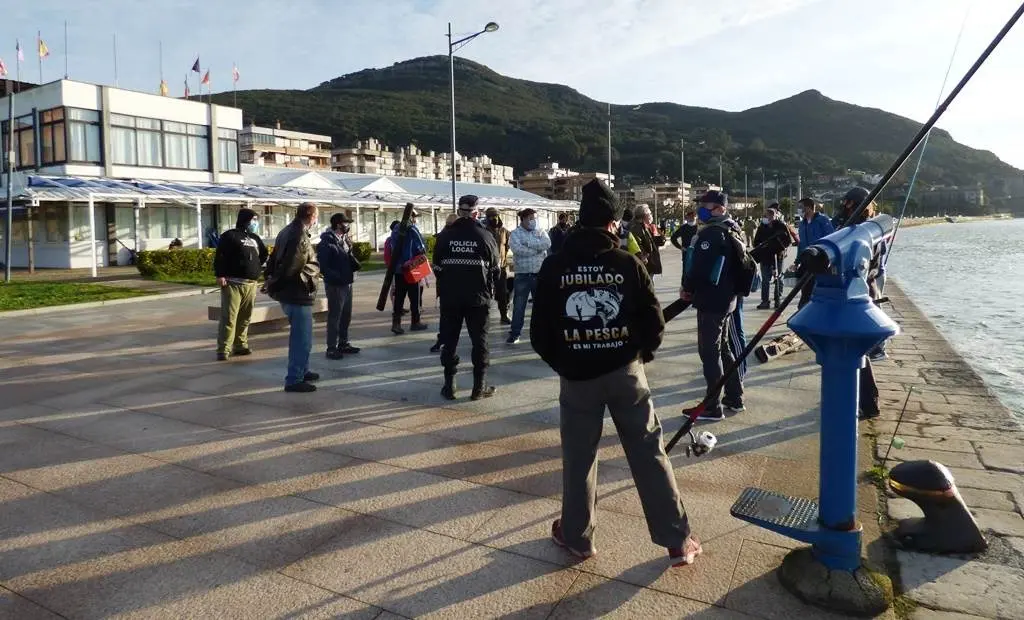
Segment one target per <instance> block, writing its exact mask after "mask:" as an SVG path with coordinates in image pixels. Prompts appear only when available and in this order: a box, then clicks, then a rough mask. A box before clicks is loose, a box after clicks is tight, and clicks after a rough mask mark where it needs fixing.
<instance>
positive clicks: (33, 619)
mask: <svg viewBox="0 0 1024 620" xmlns="http://www.w3.org/2000/svg"><path fill="white" fill-rule="evenodd" d="M0 618H10V619H11V620H59V619H60V616H58V615H57V614H55V613H53V612H52V611H48V610H47V609H46V608H44V607H40V606H39V605H36V604H35V603H33V602H32V601H30V600H28V599H27V598H24V597H22V596H19V595H17V594H15V593H14V592H11V591H10V590H8V589H7V588H3V587H0Z"/></svg>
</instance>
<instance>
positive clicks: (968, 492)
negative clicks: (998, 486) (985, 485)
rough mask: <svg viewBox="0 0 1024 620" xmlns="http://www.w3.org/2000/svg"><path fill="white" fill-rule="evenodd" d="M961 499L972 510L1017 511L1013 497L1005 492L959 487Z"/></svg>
mask: <svg viewBox="0 0 1024 620" xmlns="http://www.w3.org/2000/svg"><path fill="white" fill-rule="evenodd" d="M957 490H959V491H960V497H962V498H963V499H964V502H965V503H966V504H967V505H968V506H970V507H971V508H991V509H992V510H1009V511H1012V510H1016V504H1014V503H1013V496H1012V495H1011V494H1010V493H1006V492H1004V491H985V490H983V489H971V488H967V487H959V486H958V487H957Z"/></svg>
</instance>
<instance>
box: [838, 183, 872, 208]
mask: <svg viewBox="0 0 1024 620" xmlns="http://www.w3.org/2000/svg"><path fill="white" fill-rule="evenodd" d="M867 197H868V190H866V189H864V188H863V187H854V188H853V189H851V190H850V191H848V192H846V195H845V196H843V202H847V201H850V202H853V203H854V204H858V205H859V204H860V203H862V202H864V199H865V198H867Z"/></svg>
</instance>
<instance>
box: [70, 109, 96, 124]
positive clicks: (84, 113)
mask: <svg viewBox="0 0 1024 620" xmlns="http://www.w3.org/2000/svg"><path fill="white" fill-rule="evenodd" d="M68 119H70V120H73V121H85V122H87V123H98V122H100V113H99V112H98V111H96V110H82V109H80V108H68Z"/></svg>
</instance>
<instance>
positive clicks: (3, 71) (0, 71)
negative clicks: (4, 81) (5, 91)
mask: <svg viewBox="0 0 1024 620" xmlns="http://www.w3.org/2000/svg"><path fill="white" fill-rule="evenodd" d="M6 75H7V65H5V64H4V59H3V58H0V77H5V76H6Z"/></svg>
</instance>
